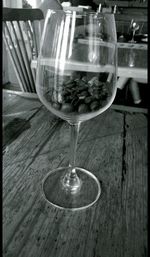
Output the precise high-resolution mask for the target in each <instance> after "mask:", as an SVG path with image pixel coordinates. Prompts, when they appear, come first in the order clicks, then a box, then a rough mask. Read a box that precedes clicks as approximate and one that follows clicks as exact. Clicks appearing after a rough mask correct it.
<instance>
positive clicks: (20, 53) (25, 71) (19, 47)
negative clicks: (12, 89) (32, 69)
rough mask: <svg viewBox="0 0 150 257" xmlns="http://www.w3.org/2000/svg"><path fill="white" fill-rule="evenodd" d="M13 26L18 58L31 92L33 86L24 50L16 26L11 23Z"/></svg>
mask: <svg viewBox="0 0 150 257" xmlns="http://www.w3.org/2000/svg"><path fill="white" fill-rule="evenodd" d="M11 25H12V29H13V33H14V36H15V40H16V44H17V49H18V58H19V60H20V63H21V66H22V70H23V72H24V74H25V76H27V78H26V79H27V80H26V81H27V84H29V85H28V89H29V91H32V84H31V83H30V77H29V75H28V71H27V68H26V62H25V60H24V56H23V53H22V50H21V46H20V42H19V40H18V38H17V33H16V30H15V27H14V24H13V22H12V21H11Z"/></svg>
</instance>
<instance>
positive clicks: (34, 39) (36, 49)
mask: <svg viewBox="0 0 150 257" xmlns="http://www.w3.org/2000/svg"><path fill="white" fill-rule="evenodd" d="M31 24H32V28H33V42H34V46H35V54H36V57H38V47H37V41H36V33H35V27H34V22H33V21H31Z"/></svg>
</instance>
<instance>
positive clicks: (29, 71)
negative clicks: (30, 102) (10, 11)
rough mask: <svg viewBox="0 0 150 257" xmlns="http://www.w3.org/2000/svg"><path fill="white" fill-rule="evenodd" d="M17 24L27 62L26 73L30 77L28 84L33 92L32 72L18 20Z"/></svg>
mask: <svg viewBox="0 0 150 257" xmlns="http://www.w3.org/2000/svg"><path fill="white" fill-rule="evenodd" d="M17 24H18V28H19V33H20V36H21V40H22V46H23V51H24V56H25V62H26V64H27V70H28V75H29V78H30V84H31V88H32V90H33V92H34V91H35V86H34V79H33V75H32V72H31V67H30V62H29V59H28V54H27V49H26V46H25V42H24V38H23V34H22V30H21V26H20V23H19V22H18V21H17Z"/></svg>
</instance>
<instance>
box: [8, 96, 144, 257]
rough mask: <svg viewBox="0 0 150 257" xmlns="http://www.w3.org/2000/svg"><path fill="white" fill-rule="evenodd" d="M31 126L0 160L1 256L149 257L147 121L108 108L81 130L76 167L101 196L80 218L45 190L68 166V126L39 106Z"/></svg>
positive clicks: (140, 116) (32, 117) (85, 124)
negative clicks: (92, 178)
mask: <svg viewBox="0 0 150 257" xmlns="http://www.w3.org/2000/svg"><path fill="white" fill-rule="evenodd" d="M21 100H22V101H23V102H24V106H26V104H27V102H28V100H27V99H22V98H21ZM18 101H20V97H19V96H16V105H17V102H18ZM4 104H6V105H7V106H8V107H9V104H11V103H10V101H9V103H8V102H7V101H6V102H5V103H4ZM27 105H28V104H27ZM14 108H15V107H14ZM28 108H29V107H28ZM30 108H31V109H32V105H30ZM30 108H29V109H30ZM29 109H28V110H29ZM28 113H30V112H28ZM24 115H26V114H22V116H21V117H22V119H24V117H26V116H24ZM28 119H29V122H30V127H29V128H28V129H26V130H23V129H21V128H20V130H21V131H22V132H21V133H20V134H19V136H18V137H17V138H16V139H15V140H13V141H12V143H10V144H9V147H8V151H7V152H5V153H4V156H3V256H4V257H27V256H28V257H35V256H36V257H54V256H55V257H66V256H69V257H81V256H82V257H108V256H109V257H110V256H111V257H131V256H132V257H141V256H142V257H147V256H148V255H147V116H146V115H145V114H142V113H134V114H133V113H129V112H123V111H118V110H117V111H115V110H111V109H109V110H107V111H106V112H105V113H103V114H102V115H100V116H98V117H96V118H94V119H92V120H90V121H87V122H85V123H83V124H81V129H80V135H79V141H78V152H77V166H81V167H84V168H86V169H88V170H90V171H91V172H92V173H93V174H95V175H96V176H97V177H98V179H99V180H100V181H101V185H102V195H101V197H100V199H99V200H98V202H97V203H96V204H95V205H94V206H93V207H91V208H89V209H87V210H84V211H79V212H78V211H76V212H71V211H63V210H59V209H57V208H54V207H52V206H51V205H49V204H48V203H47V202H46V201H45V200H44V199H43V196H42V191H41V181H42V179H43V178H44V176H45V175H46V174H47V173H48V171H50V170H51V169H55V168H57V167H59V166H66V165H68V151H69V149H68V146H69V128H68V125H67V123H65V122H63V121H62V120H60V119H58V118H57V117H56V116H54V115H52V114H51V113H49V112H48V111H47V110H46V109H45V107H42V108H41V106H40V105H39V106H38V107H37V109H36V111H34V113H32V115H31V116H30V115H29V116H28ZM6 123H7V121H6ZM4 130H5V127H4ZM12 137H13V135H12ZM54 190H55V189H54ZM89 190H90V188H89Z"/></svg>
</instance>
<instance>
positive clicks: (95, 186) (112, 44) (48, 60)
mask: <svg viewBox="0 0 150 257" xmlns="http://www.w3.org/2000/svg"><path fill="white" fill-rule="evenodd" d="M116 43H117V39H116V26H115V20H114V15H113V14H102V13H99V12H97V13H96V12H83V13H78V12H76V11H62V10H48V11H47V15H46V19H45V24H44V29H43V34H42V38H41V46H40V53H39V57H38V65H37V77H36V88H37V94H38V96H39V98H40V100H41V102H42V103H43V104H44V105H45V106H46V107H47V109H48V110H49V111H50V112H52V113H53V114H55V115H56V116H58V117H60V118H62V119H63V120H65V121H67V122H68V123H69V125H70V131H71V132H70V133H71V139H70V152H69V154H70V158H69V159H70V160H69V164H68V167H59V168H57V169H55V170H52V171H50V172H49V173H48V174H47V175H46V177H45V178H44V179H43V182H42V188H43V193H44V197H45V198H46V200H47V201H48V202H49V203H51V204H52V205H54V206H57V207H59V208H62V209H68V210H81V209H85V208H88V207H90V206H92V205H93V204H94V203H95V202H96V201H97V200H98V199H99V196H100V194H101V185H100V183H99V181H98V179H97V178H96V177H95V175H93V174H92V173H91V172H90V171H88V170H86V169H84V168H80V167H76V163H75V158H76V148H77V139H78V132H79V127H80V125H81V123H82V122H83V121H87V120H89V119H92V118H94V117H96V116H97V115H99V114H101V113H102V112H104V111H105V110H106V109H108V107H110V105H111V104H112V102H113V100H114V98H115V95H116V71H117V47H116V45H117V44H116Z"/></svg>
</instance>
